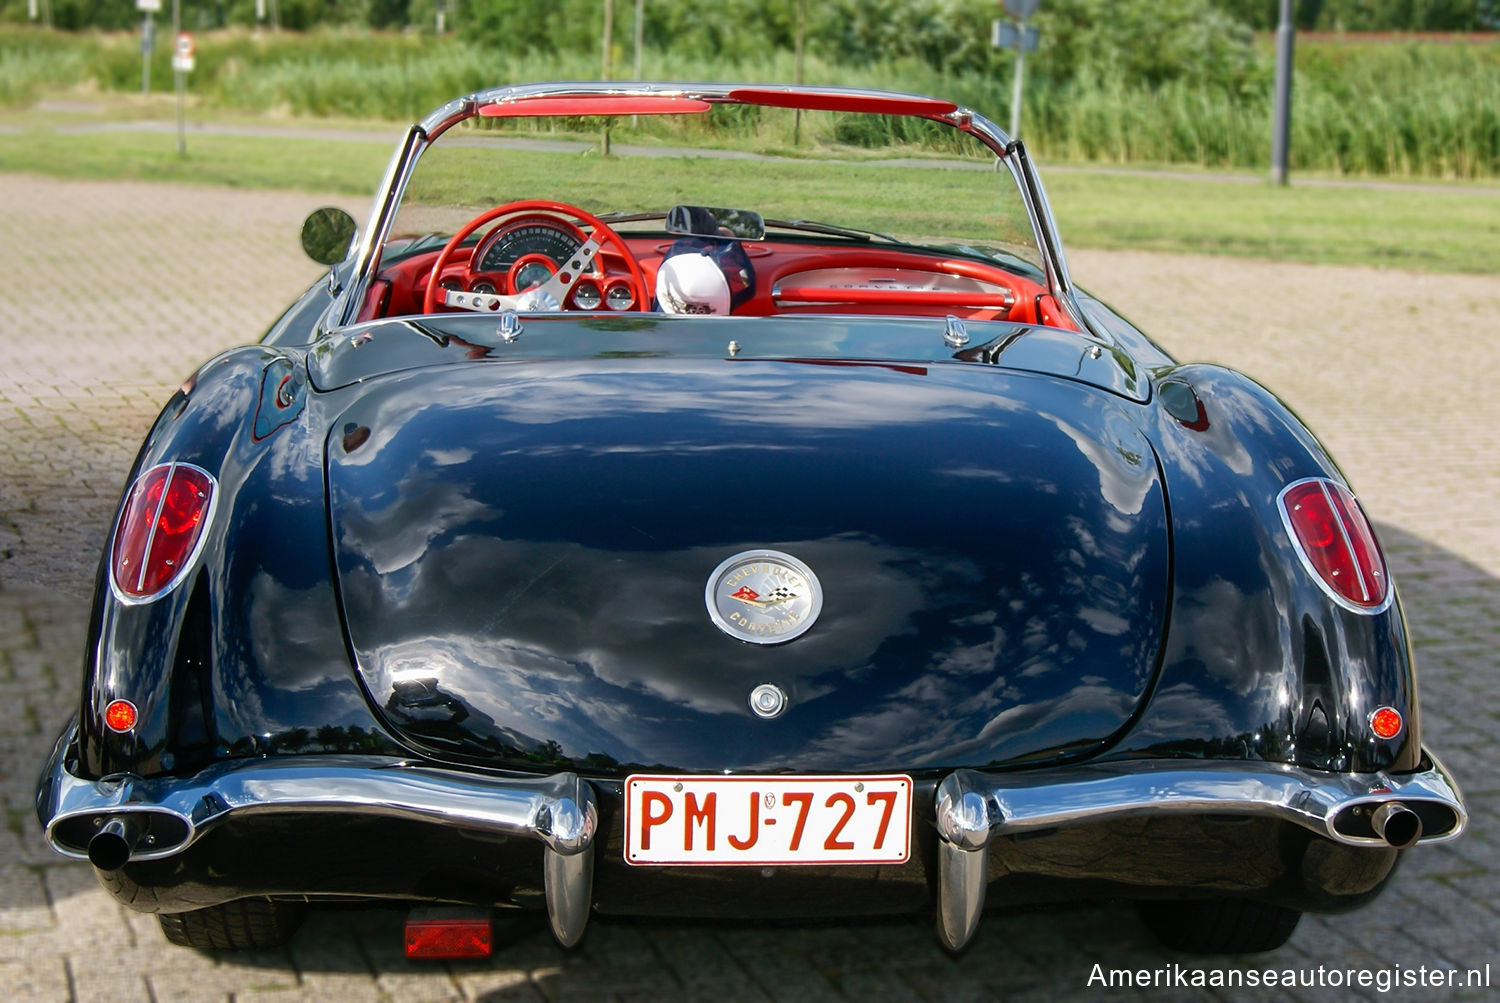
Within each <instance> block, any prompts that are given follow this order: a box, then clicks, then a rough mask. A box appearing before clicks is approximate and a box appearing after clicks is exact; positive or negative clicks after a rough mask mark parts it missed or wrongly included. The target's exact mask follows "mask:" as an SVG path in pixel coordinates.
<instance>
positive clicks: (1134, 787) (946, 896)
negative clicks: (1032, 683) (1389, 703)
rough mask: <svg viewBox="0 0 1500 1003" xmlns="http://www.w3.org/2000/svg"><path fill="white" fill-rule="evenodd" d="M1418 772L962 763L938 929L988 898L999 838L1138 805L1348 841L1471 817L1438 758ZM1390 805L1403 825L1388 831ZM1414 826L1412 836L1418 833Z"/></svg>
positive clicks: (1445, 826)
mask: <svg viewBox="0 0 1500 1003" xmlns="http://www.w3.org/2000/svg"><path fill="white" fill-rule="evenodd" d="M1427 758H1428V759H1429V760H1430V762H1431V766H1430V767H1429V768H1428V769H1426V770H1423V771H1421V772H1418V773H1406V774H1388V773H1322V772H1318V771H1315V770H1305V769H1301V768H1299V767H1295V766H1282V765H1278V764H1275V763H1245V762H1238V761H1232V760H1189V761H1184V760H1139V761H1129V760H1127V761H1123V762H1119V763H1105V764H1100V765H1095V766H1076V767H1065V768H1061V769H1054V770H1043V771H1038V772H1034V773H1003V774H997V773H980V772H978V771H975V770H958V771H955V772H954V773H950V774H949V775H948V776H947V777H945V778H944V779H943V781H942V783H940V784H939V785H938V790H937V804H936V809H937V810H936V816H937V818H936V822H937V830H938V834H939V836H941V837H942V839H941V841H940V842H939V846H938V936H939V937H940V938H941V939H942V940H943V942H944V943H945V944H947V945H948V946H949V947H950V948H951V949H953V950H958V949H959V948H960V947H962V946H963V945H964V944H966V943H967V942H968V941H969V938H971V937H972V936H973V935H974V930H975V928H976V927H977V926H978V924H979V914H980V912H981V911H982V910H983V908H984V893H985V885H986V876H987V875H988V873H989V862H988V854H987V848H988V846H989V843H990V840H991V839H993V838H994V837H995V836H1001V835H1015V834H1020V833H1024V832H1028V831H1032V832H1034V831H1037V830H1041V829H1051V828H1059V827H1063V826H1068V825H1077V824H1081V823H1085V822H1098V821H1103V820H1105V819H1113V818H1128V817H1130V816H1133V815H1163V814H1199V815H1251V816H1259V817H1268V816H1269V817H1272V818H1276V819H1279V820H1281V821H1283V822H1291V823H1293V824H1296V825H1299V826H1302V827H1303V828H1305V829H1310V830H1312V831H1313V832H1315V833H1317V834H1318V835H1319V836H1323V837H1325V838H1327V839H1330V840H1333V841H1334V842H1338V843H1343V844H1346V845H1350V846H1368V847H1383V846H1396V847H1398V848H1404V847H1405V846H1407V845H1411V843H1415V842H1421V843H1440V842H1445V841H1447V840H1450V839H1456V838H1457V837H1458V836H1459V835H1460V834H1461V833H1462V832H1463V830H1464V827H1465V825H1467V824H1468V813H1467V812H1466V811H1465V810H1464V806H1463V798H1462V796H1461V795H1460V793H1459V790H1458V786H1457V785H1456V784H1455V783H1454V782H1453V780H1452V779H1451V778H1450V777H1449V776H1448V773H1447V771H1446V770H1445V769H1444V768H1443V766H1442V764H1441V763H1439V762H1438V761H1437V760H1436V759H1434V758H1432V757H1431V756H1428V757H1427ZM1392 810H1395V811H1399V812H1401V813H1402V814H1403V816H1404V817H1405V823H1404V824H1405V826H1406V827H1407V831H1406V832H1404V833H1403V837H1402V838H1400V839H1396V838H1392V836H1391V833H1393V832H1394V831H1395V829H1391V830H1389V831H1387V829H1386V822H1387V820H1388V817H1389V814H1390V812H1391V811H1392ZM1412 830H1414V833H1415V835H1414V837H1412V838H1410V839H1408V838H1406V837H1407V836H1411V831H1412Z"/></svg>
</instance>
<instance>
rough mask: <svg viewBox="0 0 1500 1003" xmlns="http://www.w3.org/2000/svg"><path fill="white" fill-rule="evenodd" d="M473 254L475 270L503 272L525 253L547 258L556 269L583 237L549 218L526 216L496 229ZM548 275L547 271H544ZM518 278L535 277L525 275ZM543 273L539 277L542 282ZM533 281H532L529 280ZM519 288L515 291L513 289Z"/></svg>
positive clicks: (473, 268)
mask: <svg viewBox="0 0 1500 1003" xmlns="http://www.w3.org/2000/svg"><path fill="white" fill-rule="evenodd" d="M485 243H486V245H487V246H481V247H480V248H479V250H478V251H477V252H475V253H476V255H477V256H478V264H477V265H474V266H472V270H473V271H476V272H494V273H499V274H501V275H504V274H506V273H508V272H509V271H510V270H511V268H512V267H513V266H514V265H515V263H516V262H517V261H519V260H520V259H522V258H524V257H527V256H528V255H540V256H542V257H546V258H548V259H550V260H551V261H552V262H553V264H554V265H555V266H556V267H555V268H554V269H552V271H555V270H556V268H560V267H562V265H563V263H564V262H566V261H567V260H568V259H569V258H571V257H572V256H573V254H574V253H575V252H576V251H577V250H578V249H579V248H580V247H582V246H583V238H582V237H581V236H579V235H578V234H577V233H576V232H575V231H574V229H573V228H572V227H570V226H568V225H567V224H565V223H562V222H561V221H559V220H555V219H552V218H550V217H538V216H528V217H525V218H523V219H519V220H512V221H511V222H509V223H507V224H505V225H504V226H502V227H500V228H499V229H498V230H496V231H495V232H494V233H493V234H491V235H490V236H489V237H488V238H487V239H486V242H485ZM548 274H549V275H550V274H551V273H550V272H548ZM518 278H522V279H523V280H525V279H535V278H536V276H535V275H533V274H530V270H528V274H527V275H525V276H518ZM546 278H547V275H542V276H541V277H540V280H541V281H545V280H546ZM533 284H534V283H533ZM516 291H519V290H516Z"/></svg>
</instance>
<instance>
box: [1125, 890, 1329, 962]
mask: <svg viewBox="0 0 1500 1003" xmlns="http://www.w3.org/2000/svg"><path fill="white" fill-rule="evenodd" d="M1137 908H1138V909H1139V910H1140V913H1141V918H1142V919H1144V920H1145V921H1146V926H1147V927H1148V928H1149V929H1150V930H1151V932H1152V933H1154V934H1156V939H1157V940H1160V941H1161V942H1162V943H1163V944H1164V945H1166V946H1167V947H1170V948H1173V949H1174V950H1178V951H1189V952H1191V953H1193V954H1255V953H1258V952H1260V951H1271V950H1275V949H1276V948H1278V947H1280V946H1281V945H1282V944H1285V943H1286V942H1287V938H1288V937H1290V936H1291V935H1292V931H1293V930H1295V929H1296V928H1297V921H1298V920H1299V919H1301V918H1302V913H1300V912H1298V911H1297V910H1296V909H1284V908H1282V907H1281V906H1274V905H1265V904H1263V903H1260V902H1250V901H1247V900H1245V899H1208V900H1205V901H1189V902H1139V903H1137Z"/></svg>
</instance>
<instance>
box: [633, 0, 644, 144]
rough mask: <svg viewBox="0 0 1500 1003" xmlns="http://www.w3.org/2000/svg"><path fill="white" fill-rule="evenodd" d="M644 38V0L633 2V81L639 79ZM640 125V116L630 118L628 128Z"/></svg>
mask: <svg viewBox="0 0 1500 1003" xmlns="http://www.w3.org/2000/svg"><path fill="white" fill-rule="evenodd" d="M645 37H646V0H635V74H634V79H636V80H639V79H641V43H642V42H643V41H644V40H645ZM639 124H640V116H639V115H632V116H630V127H631V128H632V129H634V128H635V127H636V126H637V125H639Z"/></svg>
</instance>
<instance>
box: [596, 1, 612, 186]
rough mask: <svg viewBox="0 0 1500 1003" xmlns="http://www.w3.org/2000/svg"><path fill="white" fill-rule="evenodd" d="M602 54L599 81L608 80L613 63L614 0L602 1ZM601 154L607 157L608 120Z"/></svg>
mask: <svg viewBox="0 0 1500 1003" xmlns="http://www.w3.org/2000/svg"><path fill="white" fill-rule="evenodd" d="M603 46H604V54H603V59H602V65H601V67H600V77H599V78H600V79H601V80H608V79H609V78H610V72H611V69H612V63H613V50H614V47H615V0H604V41H603ZM602 152H603V153H604V155H605V156H606V157H607V156H609V119H607V118H606V119H605V120H604V137H603V150H602Z"/></svg>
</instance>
